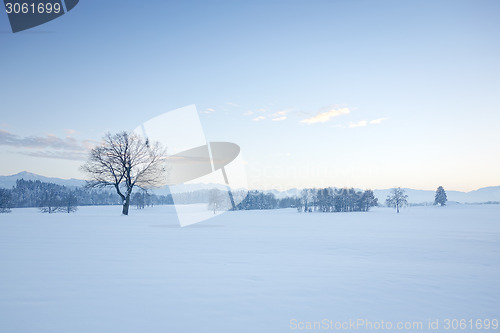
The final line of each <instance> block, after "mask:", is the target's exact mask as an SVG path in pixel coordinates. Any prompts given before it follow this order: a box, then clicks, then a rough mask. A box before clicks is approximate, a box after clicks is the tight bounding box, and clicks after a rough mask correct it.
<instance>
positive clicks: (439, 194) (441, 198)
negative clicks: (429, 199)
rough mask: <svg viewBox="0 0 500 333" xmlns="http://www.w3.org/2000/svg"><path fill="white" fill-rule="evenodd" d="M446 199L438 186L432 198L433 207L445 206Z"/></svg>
mask: <svg viewBox="0 0 500 333" xmlns="http://www.w3.org/2000/svg"><path fill="white" fill-rule="evenodd" d="M446 201H448V198H447V197H446V192H445V190H444V188H443V187H442V186H439V187H438V188H437V190H436V197H435V198H434V205H441V206H444V205H446Z"/></svg>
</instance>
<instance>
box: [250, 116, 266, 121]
mask: <svg viewBox="0 0 500 333" xmlns="http://www.w3.org/2000/svg"><path fill="white" fill-rule="evenodd" d="M264 119H266V117H264V116H258V117H255V118H253V119H252V120H253V121H261V120H264Z"/></svg>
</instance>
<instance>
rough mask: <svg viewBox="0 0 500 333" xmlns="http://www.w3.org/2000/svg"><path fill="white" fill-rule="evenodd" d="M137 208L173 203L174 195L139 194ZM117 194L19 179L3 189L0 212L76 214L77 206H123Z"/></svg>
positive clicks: (0, 198)
mask: <svg viewBox="0 0 500 333" xmlns="http://www.w3.org/2000/svg"><path fill="white" fill-rule="evenodd" d="M131 202H132V204H134V205H136V206H137V207H140V208H144V206H152V205H166V204H172V203H173V201H172V197H171V196H170V195H168V196H165V195H154V194H149V193H146V192H137V193H135V194H134V196H133V197H132V200H131ZM121 204H122V202H121V200H120V198H119V197H117V196H116V194H115V193H113V192H112V191H109V190H102V189H89V188H85V187H75V188H70V187H66V186H62V185H57V184H53V183H45V182H41V181H39V180H35V181H33V180H24V179H18V180H17V181H16V186H14V187H13V188H12V189H0V212H4V213H5V212H9V211H10V209H11V208H27V207H38V208H40V211H42V212H44V213H57V212H67V213H71V212H74V211H76V207H77V206H95V205H121Z"/></svg>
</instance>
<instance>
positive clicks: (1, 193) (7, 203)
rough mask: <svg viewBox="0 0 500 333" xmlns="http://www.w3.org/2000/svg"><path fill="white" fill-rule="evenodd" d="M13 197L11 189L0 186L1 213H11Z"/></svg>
mask: <svg viewBox="0 0 500 333" xmlns="http://www.w3.org/2000/svg"><path fill="white" fill-rule="evenodd" d="M11 199H12V194H11V191H10V190H7V189H3V188H0V213H10V208H11V206H12V202H11Z"/></svg>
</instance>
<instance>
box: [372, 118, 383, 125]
mask: <svg viewBox="0 0 500 333" xmlns="http://www.w3.org/2000/svg"><path fill="white" fill-rule="evenodd" d="M386 119H387V118H378V119H373V120H370V124H380V123H381V122H383V121H384V120H386Z"/></svg>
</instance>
